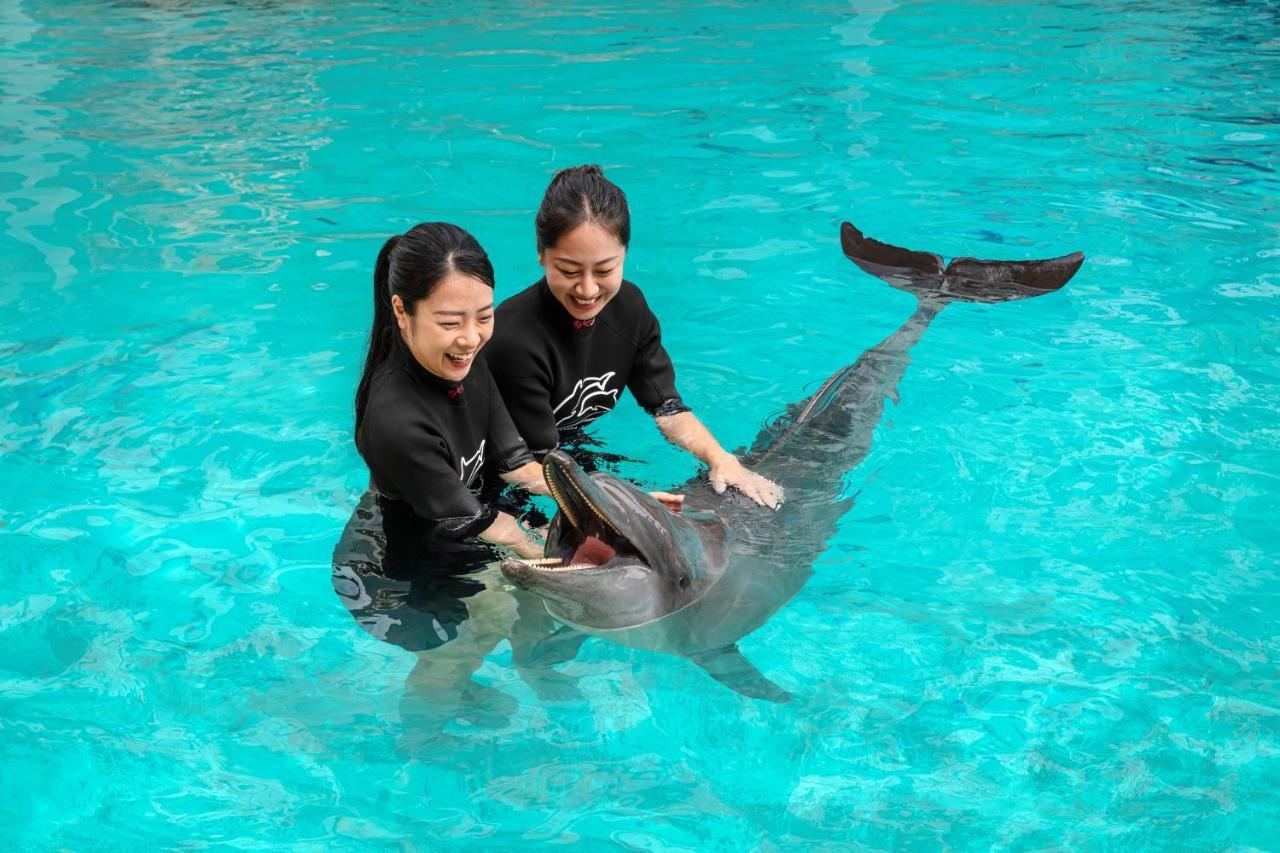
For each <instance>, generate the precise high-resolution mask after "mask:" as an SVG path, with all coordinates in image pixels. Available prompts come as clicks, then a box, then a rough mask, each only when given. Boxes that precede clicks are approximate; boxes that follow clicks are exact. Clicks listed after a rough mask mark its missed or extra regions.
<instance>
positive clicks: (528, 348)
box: [485, 166, 782, 508]
mask: <svg viewBox="0 0 1280 853" xmlns="http://www.w3.org/2000/svg"><path fill="white" fill-rule="evenodd" d="M535 228H536V231H537V237H538V263H539V264H540V265H541V266H542V270H543V273H544V276H543V278H542V279H541V280H540V281H538V282H536V283H535V284H534V285H533V286H532V287H529V288H528V289H526V290H524V291H522V292H520V293H517V294H516V295H515V296H512V297H511V298H509V299H507V300H506V301H504V302H503V303H502V305H500V306H499V307H498V313H497V318H498V319H497V333H496V334H495V336H494V339H493V342H492V343H491V344H490V346H489V349H488V350H486V353H485V358H486V360H487V361H488V362H489V364H490V366H491V367H492V369H493V375H494V378H495V380H496V381H497V383H498V387H499V388H500V389H501V391H502V395H503V398H504V400H505V401H506V403H507V406H508V408H509V410H510V412H511V416H512V418H513V420H514V421H515V425H516V428H517V429H519V431H520V434H521V435H522V436H523V437H524V439H525V441H526V442H527V443H528V444H529V446H530V448H531V449H532V452H533V453H534V455H535V456H538V457H541V456H542V455H543V454H545V453H546V452H547V451H548V450H551V449H552V448H555V447H558V446H559V445H560V444H561V443H562V442H564V441H566V440H570V439H573V438H575V437H576V436H577V434H578V432H579V431H580V430H581V429H582V427H584V426H586V425H587V424H589V423H591V422H592V421H593V420H595V419H596V418H598V417H600V416H601V415H603V414H605V413H606V412H608V411H610V410H611V409H612V408H613V407H614V404H615V403H617V401H618V394H619V393H620V392H621V390H622V389H623V387H626V388H628V389H630V391H631V393H632V395H633V396H634V397H635V398H636V402H638V403H639V404H640V405H641V406H642V407H643V408H644V409H645V410H646V411H647V412H648V413H649V414H650V415H652V416H653V418H654V420H655V421H656V423H657V425H658V429H660V430H661V431H662V434H663V435H664V436H666V438H667V440H669V441H670V442H671V443H673V444H675V445H677V446H678V447H682V448H684V449H685V450H687V451H689V452H690V453H692V454H693V455H694V456H696V457H697V458H698V459H700V460H701V461H702V462H704V463H705V464H706V465H707V467H708V468H710V478H711V484H712V486H713V487H714V488H715V489H716V491H724V489H725V488H727V487H730V486H732V487H734V488H736V489H738V490H739V491H741V492H742V493H743V494H745V495H747V496H748V497H750V498H751V499H752V500H755V501H756V502H757V503H760V504H763V505H765V506H769V507H775V508H776V507H777V506H778V505H779V503H780V502H781V500H782V490H781V489H780V488H779V487H778V486H777V485H776V484H775V483H773V482H772V481H771V480H768V479H766V478H764V477H761V476H760V475H758V474H755V473H754V472H752V471H749V470H747V469H746V468H745V467H744V466H743V465H742V463H741V462H740V461H738V458H737V457H735V456H734V455H732V454H730V453H727V452H726V451H725V450H724V448H722V447H721V446H720V443H719V442H717V441H716V439H715V437H714V436H713V435H712V434H711V432H710V431H709V430H708V429H707V428H706V427H705V426H703V424H702V422H701V421H699V420H698V419H697V418H696V417H694V415H693V413H692V412H690V411H689V408H688V406H686V405H685V404H684V401H682V400H681V399H680V395H679V393H678V392H677V391H676V385H675V368H674V367H673V366H672V364H671V357H670V356H668V355H667V351H666V349H665V348H663V346H662V333H661V331H660V329H659V327H658V320H657V318H656V317H655V316H654V315H653V312H652V311H651V310H649V306H648V304H647V303H646V302H645V299H644V296H643V295H642V294H641V293H640V289H639V288H637V287H636V286H635V285H634V284H632V283H631V282H629V281H626V280H625V279H623V277H622V265H623V261H624V260H625V259H626V255H627V247H628V244H629V243H630V240H631V214H630V211H629V210H628V208H627V198H626V196H625V195H624V194H623V192H622V190H621V189H619V188H618V187H617V186H616V185H614V184H613V183H612V182H611V181H609V180H608V179H607V178H605V176H604V172H602V171H601V169H600V167H599V166H578V167H576V168H572V169H565V170H563V171H561V172H559V173H558V174H556V176H555V177H554V178H553V179H552V180H551V185H550V186H549V187H547V191H546V193H545V195H543V197H542V205H541V207H539V209H538V215H537V218H536V219H535ZM670 497H671V499H669V500H667V501H666V502H667V503H668V505H669V506H671V507H672V508H675V507H676V506H678V504H679V498H678V497H676V496H670Z"/></svg>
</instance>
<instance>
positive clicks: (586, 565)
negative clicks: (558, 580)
mask: <svg viewBox="0 0 1280 853" xmlns="http://www.w3.org/2000/svg"><path fill="white" fill-rule="evenodd" d="M528 562H529V565H534V564H533V562H532V561H528ZM537 568H538V569H540V570H541V571H544V572H576V571H579V570H580V569H598V568H600V567H599V566H597V565H596V564H595V563H574V564H573V565H572V566H537Z"/></svg>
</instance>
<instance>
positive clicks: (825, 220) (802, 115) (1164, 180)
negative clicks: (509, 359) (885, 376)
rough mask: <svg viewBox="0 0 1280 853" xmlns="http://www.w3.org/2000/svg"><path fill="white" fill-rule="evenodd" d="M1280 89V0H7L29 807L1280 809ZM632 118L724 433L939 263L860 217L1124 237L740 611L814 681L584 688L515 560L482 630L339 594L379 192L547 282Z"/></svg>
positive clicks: (388, 818)
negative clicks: (549, 219)
mask: <svg viewBox="0 0 1280 853" xmlns="http://www.w3.org/2000/svg"><path fill="white" fill-rule="evenodd" d="M1278 92H1280V10H1277V7H1276V5H1275V4H1274V3H1269V2H1262V0H1257V2H1250V0H1243V2H1235V3H1193V2H1188V0H1172V2H1165V3H1155V2H1119V3H1104V2H1096V0H1072V2H1068V0H1056V2H1040V3H1029V4H1008V3H998V2H986V0H957V2H947V3H944V2H938V0H923V2H912V3H906V2H901V3H899V2H891V0H878V2H865V3H864V2H854V3H852V4H847V3H846V4H836V3H830V4H824V3H807V4H799V5H788V8H786V9H785V10H783V9H775V8H771V7H770V6H769V5H765V4H741V3H711V4H687V5H686V4H679V3H660V4H652V3H635V4H625V3H606V4H603V5H601V4H577V3H568V4H556V5H554V6H550V5H541V4H509V3H504V2H495V3H489V4H484V5H482V6H476V7H475V8H474V10H473V11H468V12H465V13H460V12H457V11H436V10H433V9H431V8H424V7H421V6H418V5H416V4H410V3H402V2H394V0H393V1H392V2H372V0H349V2H342V3H338V2H326V0H317V2H309V3H298V2H287V0H278V1H277V2H272V0H256V1H255V2H250V0H242V2H230V1H229V0H220V1H219V0H212V1H211V2H208V3H199V4H197V3H181V2H161V1H160V0H155V2H142V0H134V2H125V0H119V2H106V0H7V2H4V3H2V4H0V118H2V121H0V142H2V144H0V309H2V310H0V554H2V555H3V557H2V558H0V560H2V561H0V568H2V569H3V575H4V578H5V581H6V583H5V588H4V591H3V593H0V835H3V837H5V838H6V839H7V841H6V845H13V846H16V847H17V848H18V849H23V850H26V849H31V850H45V849H54V848H64V847H65V848H69V849H83V850H96V849H102V850H112V849H145V848H152V847H154V848H162V847H174V846H188V847H201V846H205V845H212V846H227V847H237V848H279V847H284V846H291V847H294V848H296V849H314V850H322V849H335V848H337V849H429V850H438V849H455V848H474V849H489V848H492V849H513V848H515V847H517V846H521V847H527V846H529V845H535V846H542V845H550V844H561V843H569V842H575V841H578V842H585V843H586V844H587V845H588V846H587V849H633V850H747V849H753V850H756V849H758V850H766V851H771V850H790V849H806V850H811V849H812V850H844V849H854V848H858V849H864V848H865V849H899V848H920V849H934V848H936V847H938V846H939V845H943V844H945V845H949V846H952V847H956V848H962V849H985V848H988V847H1001V848H1012V849H1038V848H1058V847H1069V848H1081V847H1083V848H1097V847H1102V848H1118V849H1133V848H1175V849H1196V850H1202V849H1235V850H1250V849H1274V848H1275V845H1276V843H1277V839H1278V838H1280V786H1278V785H1277V784H1276V783H1277V780H1280V615H1278V614H1280V524H1278V523H1277V516H1278V515H1280V462H1278V460H1280V179H1278V177H1277V171H1276V170H1277V169H1280V157H1278V156H1277V152H1278V151H1280V113H1277V107H1276V105H1277V103H1280V98H1278V97H1277V93H1278ZM582 162H598V163H600V164H602V165H603V166H604V167H605V169H606V172H607V174H608V175H609V177H611V178H613V179H614V180H615V181H616V182H617V183H618V184H619V185H621V186H622V187H623V189H624V190H626V192H627V194H628V197H629V199H630V202H631V206H632V213H633V236H632V245H631V251H630V255H629V257H628V260H627V277H628V278H629V279H631V280H632V281H635V282H636V283H637V284H639V285H640V286H641V287H642V288H643V289H644V291H645V293H646V295H647V297H648V299H649V301H650V303H651V304H652V305H653V306H654V308H655V310H656V312H657V314H658V316H659V317H660V319H661V320H662V323H663V329H664V337H665V340H666V343H667V347H668V349H669V350H670V352H671V353H672V355H673V358H674V359H675V362H676V366H677V370H678V381H679V386H680V390H681V392H682V395H683V396H684V398H685V400H686V401H687V402H688V403H689V404H690V405H691V406H692V407H693V409H694V411H695V412H696V413H697V414H698V415H699V416H700V417H701V418H702V419H703V421H704V422H705V423H707V424H708V426H710V427H711V429H712V431H713V432H714V433H715V434H716V435H717V437H719V438H720V440H721V441H722V442H723V443H724V444H725V445H726V446H727V447H739V446H742V445H744V444H746V443H748V442H750V441H751V440H752V438H753V437H754V436H755V434H756V432H757V431H758V430H759V428H760V426H761V424H762V423H764V422H765V421H766V420H768V419H769V418H770V417H772V416H774V415H776V414H777V413H778V412H779V411H781V409H782V408H783V406H784V405H785V404H786V403H788V402H791V401H795V400H799V399H802V398H803V397H804V396H805V395H806V394H808V393H811V392H812V391H813V390H814V389H815V388H816V387H817V384H818V383H820V382H821V381H822V380H823V379H824V378H825V377H826V376H828V375H829V374H830V373H832V372H833V371H834V370H836V369H837V368H839V367H841V366H842V365H845V364H848V363H850V362H852V361H853V360H854V359H856V358H857V356H858V355H859V354H860V353H861V352H863V351H864V350H865V349H867V348H868V347H870V346H872V345H874V344H875V343H876V342H878V341H880V340H881V339H882V338H884V337H885V336H886V335H887V334H889V333H890V332H891V331H892V330H894V329H896V328H897V327H898V326H899V325H901V324H902V323H903V322H904V321H905V320H906V319H907V317H908V316H910V314H911V312H912V310H913V308H914V304H913V301H912V299H911V297H910V296H908V295H906V294H904V293H902V292H900V291H897V290H894V289H892V288H890V287H887V286H885V285H884V284H883V283H881V282H879V281H877V280H876V279H874V278H872V277H870V276H868V275H866V274H865V273H863V272H861V271H859V270H858V269H856V268H855V267H854V266H853V265H852V264H850V263H849V262H848V261H847V260H846V259H845V258H844V257H843V255H842V254H841V252H840V246H839V241H838V226H839V224H840V222H841V221H844V220H846V219H847V220H850V221H852V222H854V223H855V224H856V225H858V226H859V227H860V228H862V229H863V230H864V231H866V232H867V233H868V234H869V235H871V236H873V237H877V238H879V239H882V240H886V241H889V242H891V243H896V244H899V245H905V246H909V247H911V248H917V249H924V250H929V251H935V252H939V253H941V254H943V255H945V256H948V257H950V256H957V255H976V256H979V257H994V258H1014V259H1018V258H1033V257H1048V256H1053V255H1062V254H1066V253H1068V252H1071V251H1075V250H1081V251H1084V252H1085V253H1086V254H1087V255H1088V258H1089V259H1088V261H1087V262H1086V264H1085V266H1084V268H1083V269H1082V270H1081V271H1080V273H1079V274H1078V275H1077V276H1076V278H1075V279H1074V280H1073V281H1072V282H1071V283H1070V284H1069V285H1068V286H1067V287H1066V288H1065V289H1064V290H1063V291H1062V292H1060V293H1056V294H1052V295H1048V296H1045V297H1043V298H1038V299H1034V300H1030V301H1026V302H1018V303H1010V304H1004V305H954V306H952V307H950V308H948V309H947V311H946V312H945V313H944V314H943V315H942V316H940V317H939V318H938V319H937V320H936V321H935V322H934V323H933V324H932V326H931V327H930V328H929V330H928V332H927V334H926V335H925V336H924V338H923V340H922V341H921V342H920V343H919V345H918V346H916V347H915V348H914V350H913V351H912V354H911V359H912V360H911V365H910V367H909V369H908V370H907V373H906V376H905V377H904V379H903V381H902V383H901V385H900V386H899V388H898V397H899V401H898V402H897V404H896V405H895V404H889V405H888V406H887V407H886V411H885V415H884V419H883V420H882V421H881V423H880V424H879V426H878V427H877V429H876V432H875V435H874V444H873V447H872V449H871V452H870V454H869V455H868V456H867V458H866V459H865V460H864V461H863V462H862V464H861V465H859V466H858V467H857V468H856V469H855V470H854V471H853V472H852V473H850V474H849V475H848V476H847V477H846V478H845V480H844V487H843V492H842V495H843V496H844V497H853V498H855V500H854V501H853V505H852V508H851V509H850V510H849V512H848V513H847V514H846V515H845V516H844V518H843V519H842V521H841V523H840V526H839V530H838V532H837V534H836V536H835V537H834V538H833V539H832V540H831V541H830V543H829V546H828V547H827V549H826V550H825V551H824V552H823V554H822V556H821V557H820V558H819V559H818V561H817V562H816V563H815V564H814V567H813V576H812V578H811V579H810V580H809V581H808V583H807V585H805V586H804V588H803V589H802V590H800V591H799V593H798V594H797V595H796V596H795V597H794V598H793V599H792V600H791V601H790V602H789V603H788V604H787V605H786V606H785V607H784V608H783V609H782V610H780V611H779V612H778V613H777V614H776V615H775V616H774V617H773V618H772V619H771V620H770V621H769V622H768V623H767V624H766V625H764V627H762V628H761V629H760V630H758V631H756V632H755V633H753V634H751V635H750V636H748V637H747V638H745V639H744V640H743V641H742V643H741V647H742V650H743V652H744V654H746V655H747V656H748V657H750V658H751V660H752V661H753V662H754V663H755V665H756V666H757V667H758V668H759V669H760V670H761V671H762V672H763V673H765V674H766V675H767V676H768V677H769V678H770V679H772V680H773V681H774V682H776V683H777V684H779V685H780V686H782V687H783V688H785V689H786V690H787V691H788V692H790V693H791V694H792V695H793V697H794V698H793V699H792V700H791V701H790V702H789V703H786V704H773V703H768V702H762V701H757V700H752V699H747V698H745V697H743V696H740V695H738V694H736V693H734V692H732V691H730V690H728V689H726V688H725V687H723V686H721V685H720V684H718V683H716V682H715V681H713V680H711V679H710V678H709V677H708V676H707V675H706V674H705V673H704V672H702V671H701V670H700V669H698V668H697V667H696V666H694V665H693V664H691V663H690V662H689V661H687V660H684V659H681V658H677V657H671V656H665V655H661V654H657V653H651V652H643V651H636V650H632V649H629V648H626V647H623V646H620V645H617V644H613V643H609V642H605V641H602V640H595V639H593V640H588V641H587V642H586V643H585V644H584V645H583V646H582V649H581V651H580V653H579V654H578V655H577V657H576V658H575V659H574V660H572V661H570V662H567V663H563V664H558V665H557V666H556V667H555V668H554V671H553V677H552V679H551V681H550V682H548V684H550V685H551V686H553V687H554V689H548V684H542V685H541V686H540V687H538V689H535V687H534V686H532V685H531V684H530V683H529V682H528V681H527V680H526V679H524V678H522V677H521V674H520V672H519V671H518V670H517V668H516V666H515V663H514V662H513V656H512V645H511V642H510V641H509V640H508V639H506V634H505V632H506V631H507V630H508V628H509V626H510V625H511V624H512V620H513V619H514V613H515V605H514V603H513V600H512V599H511V597H510V596H509V595H507V594H506V592H505V591H504V590H502V589H501V587H500V586H497V587H495V588H492V589H488V590H486V595H485V598H486V601H487V602H488V603H489V604H490V605H491V606H489V607H488V608H487V609H486V610H485V613H484V617H483V619H481V618H475V619H472V620H471V621H470V622H469V623H468V625H469V627H468V628H467V631H466V635H465V636H460V638H459V640H458V641H457V642H456V644H455V645H456V649H457V651H458V654H459V658H460V659H461V658H465V656H466V654H467V653H468V652H467V650H468V649H470V650H471V651H472V652H474V653H475V655H476V663H477V664H478V667H479V668H478V669H477V670H476V671H475V673H474V675H473V676H472V677H471V678H470V679H467V678H466V672H465V671H463V672H462V675H461V676H460V677H453V678H452V680H451V676H450V675H449V672H450V671H449V670H448V669H447V668H446V665H445V664H443V663H442V664H440V665H439V666H425V665H423V666H419V665H416V663H417V661H416V658H415V656H414V655H413V654H410V653H409V652H406V651H404V650H402V649H400V648H398V647H396V646H394V645H391V644H388V643H384V642H380V641H379V640H377V639H375V638H374V637H373V636H371V635H370V634H369V633H368V632H366V631H365V630H363V629H362V628H361V627H360V626H358V625H357V624H356V623H355V621H353V620H352V618H351V616H350V615H349V614H348V612H347V610H346V609H345V608H344V607H343V605H342V602H341V600H340V599H339V598H338V596H336V595H335V594H334V591H333V588H332V585H331V580H330V575H331V555H332V553H333V549H334V546H335V543H337V541H338V539H339V536H340V534H341V532H342V530H343V527H344V525H346V523H347V520H348V518H349V517H350V516H351V513H352V510H353V509H354V508H355V507H356V504H357V502H358V501H359V499H360V496H361V494H362V492H363V490H364V487H365V485H366V483H367V478H368V474H367V471H366V469H365V468H364V466H363V464H362V462H361V460H360V458H359V457H358V456H357V454H356V452H355V448H354V445H353V443H352V441H351V435H350V428H351V406H352V395H353V391H354V388H355V384H356V381H357V379H358V375H359V368H360V365H361V359H362V356H363V347H364V344H365V339H366V335H367V331H368V328H367V324H368V322H369V318H370V314H371V295H370V290H371V283H370V281H371V271H372V266H373V260H374V256H375V254H376V252H377V249H378V247H379V246H380V244H381V242H382V240H384V239H385V238H386V237H387V236H388V235H389V234H391V233H395V232H399V231H402V230H404V229H406V228H407V227H409V226H411V225H412V224H414V223H416V222H418V221H422V220H430V219H446V220H450V221H453V222H457V223H458V224H461V225H463V226H464V227H466V228H468V229H470V230H471V231H472V232H473V233H475V234H476V236H477V237H478V238H479V240H480V241H481V242H482V243H483V244H484V246H485V247H486V248H487V249H488V250H489V252H490V255H491V257H492V258H493V261H494V264H495V267H496V269H497V273H498V296H499V297H500V298H501V297H505V296H507V295H510V294H512V293H514V292H516V291H517V290H519V289H521V288H523V287H525V286H526V285H527V284H529V283H530V282H532V281H533V280H534V279H536V278H537V277H538V275H539V270H538V268H537V266H536V263H535V261H536V258H535V247H534V239H533V225H532V222H533V213H534V210H535V208H536V206H537V203H538V200H539V198H540V196H541V193H542V190H543V188H544V187H545V185H546V183H547V181H548V179H549V178H550V176H551V174H552V173H553V172H554V171H555V170H556V169H559V168H562V167H565V166H569V165H575V164H578V163H582ZM595 434H596V436H597V437H598V438H599V439H600V440H602V441H603V442H604V443H605V444H606V445H607V446H608V447H609V448H610V449H613V450H616V451H618V452H620V453H622V454H624V455H626V456H627V457H628V458H629V459H631V460H639V461H632V462H627V463H625V464H624V465H623V470H624V473H626V474H627V475H628V476H630V477H632V478H634V479H635V480H637V481H638V482H640V483H641V484H643V485H645V486H646V487H648V488H666V487H670V486H672V485H674V484H677V483H680V482H683V481H684V480H685V479H687V478H688V477H690V476H691V475H693V474H694V473H695V472H696V466H695V465H694V463H693V460H692V459H691V458H690V457H688V456H687V455H684V454H682V453H681V452H679V451H677V450H675V449H674V448H671V447H669V446H667V445H666V444H665V443H664V442H663V440H662V438H661V436H660V435H659V434H658V432H657V430H656V429H654V428H653V427H652V425H651V423H650V422H649V418H648V417H647V416H646V415H645V414H644V413H643V412H642V411H640V410H639V409H638V408H637V407H636V406H635V405H634V403H633V402H631V401H630V399H629V398H628V399H627V402H625V403H624V404H623V405H621V406H620V407H619V409H618V411H617V412H615V413H614V414H613V415H611V416H610V417H608V418H607V419H605V420H604V421H603V422H602V423H600V424H599V425H598V426H597V428H596V430H595ZM832 497H833V498H835V497H837V495H833V496H832ZM468 644H470V645H468ZM477 650H478V651H477Z"/></svg>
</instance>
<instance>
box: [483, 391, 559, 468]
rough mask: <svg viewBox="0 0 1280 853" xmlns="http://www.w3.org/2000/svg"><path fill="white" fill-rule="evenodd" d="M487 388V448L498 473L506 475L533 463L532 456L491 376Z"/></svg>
mask: <svg viewBox="0 0 1280 853" xmlns="http://www.w3.org/2000/svg"><path fill="white" fill-rule="evenodd" d="M485 372H486V373H487V372H488V370H487V369H486V370H485ZM488 388H489V446H490V447H492V448H493V451H494V455H493V457H492V458H493V463H494V465H495V466H497V469H498V472H499V473H501V474H506V473H508V472H510V471H514V470H515V469H517V468H519V467H520V466H521V465H525V464H528V463H529V462H533V461H534V459H533V454H532V453H530V452H529V445H527V444H525V441H524V439H523V438H521V437H520V432H519V431H518V430H517V429H516V425H515V423H514V422H513V421H512V420H511V414H510V413H509V412H508V411H507V406H506V404H505V403H504V402H503V399H502V395H501V394H499V393H498V386H497V384H496V383H495V382H494V381H493V377H492V376H490V377H489V383H488ZM549 449H550V448H548V450H549Z"/></svg>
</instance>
